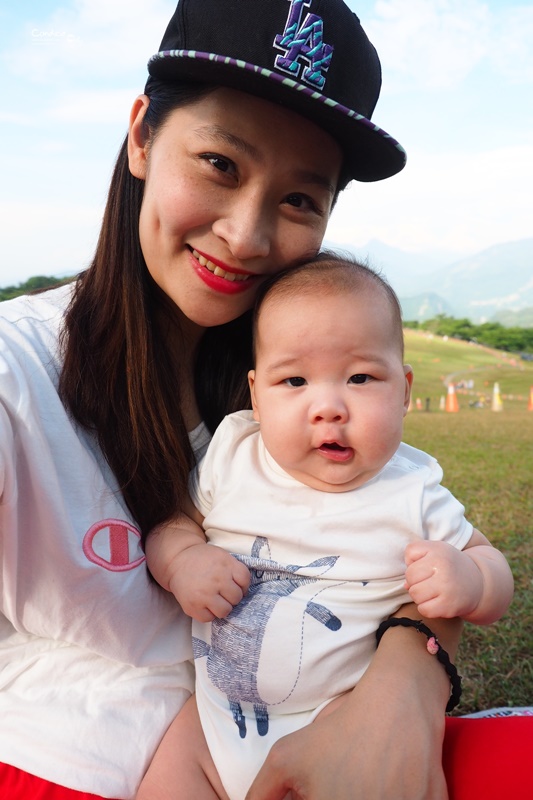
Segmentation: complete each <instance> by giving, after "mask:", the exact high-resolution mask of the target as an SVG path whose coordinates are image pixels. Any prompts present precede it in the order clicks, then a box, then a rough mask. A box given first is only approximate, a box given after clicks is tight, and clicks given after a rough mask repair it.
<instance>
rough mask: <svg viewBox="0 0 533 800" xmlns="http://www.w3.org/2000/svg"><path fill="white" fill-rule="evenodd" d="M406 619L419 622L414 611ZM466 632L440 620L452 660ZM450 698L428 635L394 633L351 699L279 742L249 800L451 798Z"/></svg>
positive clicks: (397, 630)
mask: <svg viewBox="0 0 533 800" xmlns="http://www.w3.org/2000/svg"><path fill="white" fill-rule="evenodd" d="M398 616H413V617H414V618H419V615H417V614H416V609H415V607H414V606H408V607H405V608H403V609H401V610H400V611H399V612H398ZM460 627H461V623H460V621H457V620H451V621H447V622H443V621H440V620H439V621H433V622H432V629H433V630H434V631H435V633H436V634H437V636H438V637H439V640H440V641H441V643H442V645H443V647H444V648H445V649H446V650H448V651H449V652H450V651H451V652H450V655H451V657H452V658H454V656H455V645H456V643H457V640H458V637H459V631H460ZM397 633H399V635H398V636H396V634H397ZM449 695H450V682H449V680H448V676H447V675H446V672H445V671H444V669H443V667H442V665H441V664H439V662H438V661H437V659H436V658H435V657H434V656H431V655H429V653H428V652H427V650H426V637H425V636H421V635H420V634H418V633H417V632H416V630H414V629H413V628H407V629H406V628H394V629H389V630H388V631H387V632H386V634H385V635H384V636H383V638H382V641H381V644H380V646H379V648H378V650H377V651H376V654H375V656H374V658H373V660H372V663H371V665H370V666H369V668H368V670H367V671H366V673H365V675H364V676H363V678H362V679H361V681H360V682H359V684H358V685H357V687H356V688H355V689H354V690H353V691H352V692H350V693H349V694H348V695H346V698H345V701H344V702H342V703H341V704H340V705H339V706H338V707H337V708H336V709H335V710H334V711H332V712H331V713H330V714H327V713H325V712H323V714H322V715H320V716H319V717H318V718H317V719H316V720H315V722H313V723H312V724H311V725H308V726H307V727H306V728H304V729H302V730H301V731H298V732H297V733H293V734H291V735H290V736H286V737H285V738H283V739H281V740H280V741H279V742H277V743H276V744H275V745H274V747H273V748H272V750H271V752H270V754H269V756H268V758H267V760H266V761H265V764H264V765H263V767H262V769H261V771H260V772H259V774H258V776H257V778H256V780H255V781H254V783H253V785H252V787H251V788H250V790H249V792H248V794H247V796H246V800H283V798H285V797H286V796H287V792H289V791H292V796H293V797H294V798H299V799H300V800H332V799H333V798H334V800H447V797H448V793H447V788H446V781H445V778H444V773H443V770H442V742H443V738H444V720H445V715H444V709H445V707H446V703H447V701H448V698H449ZM289 796H290V795H289Z"/></svg>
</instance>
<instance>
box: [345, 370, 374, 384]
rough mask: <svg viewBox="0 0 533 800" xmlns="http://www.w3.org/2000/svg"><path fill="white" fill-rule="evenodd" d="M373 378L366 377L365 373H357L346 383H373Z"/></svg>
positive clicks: (370, 376)
mask: <svg viewBox="0 0 533 800" xmlns="http://www.w3.org/2000/svg"><path fill="white" fill-rule="evenodd" d="M373 380H374V378H373V377H372V375H366V374H365V373H359V372H358V373H357V375H352V376H351V378H350V379H349V381H348V383H357V384H361V383H368V382H369V381H373Z"/></svg>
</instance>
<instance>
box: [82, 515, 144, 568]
mask: <svg viewBox="0 0 533 800" xmlns="http://www.w3.org/2000/svg"><path fill="white" fill-rule="evenodd" d="M83 552H84V553H85V555H86V557H87V558H88V559H89V561H92V562H93V564H98V566H99V567H103V568H104V569H108V570H110V572H125V571H126V570H129V569H135V567H138V566H139V565H140V564H142V563H143V561H145V560H146V557H145V555H144V553H143V551H142V547H141V534H140V533H139V531H138V530H137V529H136V528H134V527H133V526H132V525H131V524H130V523H129V522H124V520H122V519H104V520H102V521H101V522H96V523H95V524H94V525H92V526H91V527H90V528H89V530H88V531H87V533H86V534H85V536H84V537H83Z"/></svg>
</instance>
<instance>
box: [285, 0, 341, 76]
mask: <svg viewBox="0 0 533 800" xmlns="http://www.w3.org/2000/svg"><path fill="white" fill-rule="evenodd" d="M288 2H290V4H291V6H290V9H289V15H288V17H287V22H286V23H285V30H284V31H283V33H279V34H277V36H276V37H275V39H274V47H277V48H278V49H279V50H284V51H285V55H284V56H280V55H278V56H276V60H275V65H276V67H277V68H278V69H280V70H282V71H283V72H287V73H288V74H289V75H290V76H291V77H293V78H295V79H296V78H300V69H301V68H302V65H301V64H300V63H299V59H300V58H303V59H304V60H305V61H306V62H307V63H308V64H309V66H304V68H303V70H302V75H301V80H303V81H305V82H306V83H308V84H309V85H310V86H313V87H314V88H315V89H320V90H322V89H323V88H324V84H325V83H326V77H325V75H324V74H323V73H325V72H327V71H328V69H329V66H330V64H331V57H332V55H333V47H332V46H331V45H329V44H325V43H324V24H323V21H322V17H319V16H318V15H317V14H307V16H306V17H305V19H304V21H303V22H302V14H303V10H304V6H306V7H307V8H309V7H310V5H311V2H312V0H288Z"/></svg>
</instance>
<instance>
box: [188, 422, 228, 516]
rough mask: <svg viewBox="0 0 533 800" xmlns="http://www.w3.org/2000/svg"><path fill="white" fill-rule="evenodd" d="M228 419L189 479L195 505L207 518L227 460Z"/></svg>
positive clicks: (217, 430) (222, 423)
mask: <svg viewBox="0 0 533 800" xmlns="http://www.w3.org/2000/svg"><path fill="white" fill-rule="evenodd" d="M227 427H228V425H227V418H226V419H224V420H222V422H221V423H220V425H219V426H218V428H217V429H216V431H215V433H214V435H213V438H212V439H211V442H210V444H209V447H208V448H207V452H206V454H205V456H204V457H203V458H202V460H201V461H200V462H199V464H197V466H196V467H195V468H194V469H193V470H192V472H191V476H190V479H189V494H190V497H191V500H192V502H193V505H194V506H195V508H196V509H197V510H198V511H199V512H200V514H201V515H202V516H203V517H204V518H205V517H206V516H207V514H208V512H209V511H210V510H211V508H212V506H213V496H214V492H215V488H216V482H217V475H219V474H220V470H221V469H223V465H222V460H223V459H224V460H225V459H226V458H227V450H228V441H227V440H228V435H227Z"/></svg>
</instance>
